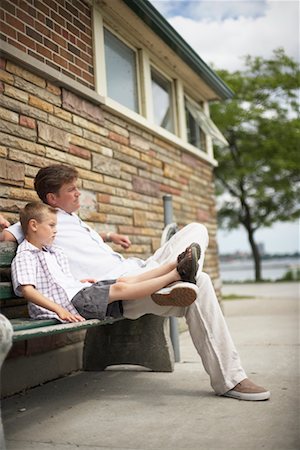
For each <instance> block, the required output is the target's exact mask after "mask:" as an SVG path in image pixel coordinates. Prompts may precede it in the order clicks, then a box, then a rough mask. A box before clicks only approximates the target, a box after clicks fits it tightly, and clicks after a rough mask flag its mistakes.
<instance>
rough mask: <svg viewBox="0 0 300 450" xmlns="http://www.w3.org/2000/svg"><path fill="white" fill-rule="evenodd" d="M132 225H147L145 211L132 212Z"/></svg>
mask: <svg viewBox="0 0 300 450" xmlns="http://www.w3.org/2000/svg"><path fill="white" fill-rule="evenodd" d="M133 223H134V225H136V226H141V227H143V226H146V225H147V214H146V212H145V211H134V213H133Z"/></svg>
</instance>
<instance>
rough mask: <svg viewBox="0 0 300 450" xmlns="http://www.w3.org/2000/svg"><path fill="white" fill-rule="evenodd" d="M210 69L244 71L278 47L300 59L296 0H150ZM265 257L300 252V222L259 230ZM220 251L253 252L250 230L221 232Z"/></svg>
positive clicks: (298, 6) (298, 5)
mask: <svg viewBox="0 0 300 450" xmlns="http://www.w3.org/2000/svg"><path fill="white" fill-rule="evenodd" d="M151 3H152V4H153V6H155V8H156V9H158V11H159V12H160V13H161V14H162V15H163V16H164V17H165V18H166V19H167V20H168V21H169V23H170V24H171V25H172V26H173V27H174V28H175V29H176V31H177V32H178V33H179V34H180V35H181V36H182V37H183V38H184V39H185V41H186V42H187V43H188V44H189V45H190V46H191V47H192V48H193V49H194V50H195V51H196V52H197V53H198V54H199V55H200V57H201V58H202V59H203V60H204V61H205V62H206V63H207V64H208V65H209V66H211V67H212V68H217V69H226V70H229V71H235V70H242V69H243V64H244V60H243V57H244V56H246V55H251V56H261V57H263V58H268V57H270V56H271V55H272V52H273V50H274V49H276V48H279V47H281V48H284V50H285V52H286V53H287V55H289V56H291V57H293V58H294V59H296V60H298V61H299V59H300V50H299V46H300V35H299V27H300V3H299V1H298V0H292V1H290V0H280V1H277V0H238V1H231V0H206V1H202V0H172V1H170V0H151ZM255 237H256V241H257V243H264V245H265V250H266V252H267V253H293V252H296V251H300V222H299V221H298V222H293V223H290V222H285V223H276V224H274V225H273V226H272V227H271V228H267V229H260V230H257V232H256V234H255ZM218 245H219V251H220V253H233V252H235V251H246V252H250V247H249V243H248V240H247V235H246V232H245V231H244V230H243V229H242V228H240V229H237V230H234V231H231V232H228V231H224V230H219V231H218Z"/></svg>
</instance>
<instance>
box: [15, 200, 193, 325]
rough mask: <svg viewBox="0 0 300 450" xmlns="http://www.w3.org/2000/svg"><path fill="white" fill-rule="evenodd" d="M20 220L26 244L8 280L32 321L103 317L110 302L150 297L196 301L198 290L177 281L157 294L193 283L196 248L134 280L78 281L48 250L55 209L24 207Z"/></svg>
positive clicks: (58, 252)
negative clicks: (53, 315) (33, 319)
mask: <svg viewBox="0 0 300 450" xmlns="http://www.w3.org/2000/svg"><path fill="white" fill-rule="evenodd" d="M20 221H21V226H22V229H23V232H24V235H25V240H24V241H23V242H22V244H21V245H20V246H19V247H18V251H17V255H16V257H15V259H14V260H13V263H12V280H13V285H14V290H15V293H16V294H17V295H22V296H23V297H24V298H25V299H26V300H28V302H29V314H30V316H31V317H33V318H44V317H49V312H48V311H52V313H54V314H55V315H56V316H55V317H58V318H59V319H60V320H62V321H68V322H79V321H83V320H84V319H89V318H94V319H104V318H105V316H106V315H109V314H110V313H113V311H111V309H110V308H108V305H110V304H112V303H113V302H119V301H120V300H138V299H139V298H143V297H145V296H147V295H150V294H153V295H152V298H153V300H154V301H155V302H156V303H158V304H160V305H162V306H163V305H171V306H189V305H190V304H191V303H192V302H193V301H194V300H195V299H196V296H197V293H198V288H197V286H195V284H192V283H177V284H175V285H173V286H172V287H171V290H170V292H168V294H163V293H155V291H157V290H158V289H161V288H163V287H164V286H166V285H168V284H171V283H175V282H178V281H180V280H186V281H190V282H194V283H195V275H196V272H197V270H198V262H197V261H198V259H199V257H200V247H199V245H198V244H192V245H191V246H190V247H189V248H187V249H186V251H185V252H183V253H182V254H180V255H179V257H178V261H177V262H173V263H167V264H164V265H161V266H159V267H158V268H155V269H152V270H149V271H147V272H144V273H142V274H139V275H136V276H131V277H122V278H119V279H117V280H106V281H98V282H95V281H96V280H92V279H84V280H81V281H77V280H76V279H75V278H74V277H73V276H72V275H71V273H70V270H69V265H68V261H67V258H66V257H65V255H64V253H63V252H62V250H60V249H59V248H58V247H54V246H52V243H53V241H54V238H55V235H56V224H57V220H56V210H55V209H54V208H52V207H50V206H48V205H46V204H43V203H41V202H33V203H28V204H27V205H26V206H25V208H24V209H23V210H21V211H20ZM119 306H121V305H119ZM47 310H48V311H47ZM50 315H51V313H50Z"/></svg>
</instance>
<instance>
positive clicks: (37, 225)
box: [31, 212, 57, 246]
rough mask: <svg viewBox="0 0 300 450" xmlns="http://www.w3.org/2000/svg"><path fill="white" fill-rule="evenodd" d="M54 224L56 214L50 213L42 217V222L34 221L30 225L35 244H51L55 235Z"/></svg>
mask: <svg viewBox="0 0 300 450" xmlns="http://www.w3.org/2000/svg"><path fill="white" fill-rule="evenodd" d="M56 223H57V219H56V214H55V213H50V212H49V213H46V214H45V215H44V217H43V220H42V222H38V221H37V220H34V223H32V225H31V226H32V228H33V229H34V238H35V241H36V244H40V246H44V245H51V244H52V243H53V241H54V238H55V235H56Z"/></svg>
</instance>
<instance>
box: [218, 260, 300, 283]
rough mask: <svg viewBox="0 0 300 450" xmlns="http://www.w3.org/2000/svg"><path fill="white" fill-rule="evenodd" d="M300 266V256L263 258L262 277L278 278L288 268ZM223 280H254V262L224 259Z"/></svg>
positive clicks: (268, 278)
mask: <svg viewBox="0 0 300 450" xmlns="http://www.w3.org/2000/svg"><path fill="white" fill-rule="evenodd" d="M296 266H298V267H300V260H299V258H291V257H286V258H272V259H268V260H262V278H263V279H266V280H272V281H274V280H278V279H280V278H282V277H283V276H284V275H285V274H286V272H287V271H288V270H290V269H291V268H295V267H296ZM220 272H221V278H222V281H245V280H254V279H255V274H254V262H253V261H252V260H251V259H244V260H238V259H234V260H232V261H226V262H225V261H222V262H221V263H220Z"/></svg>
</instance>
